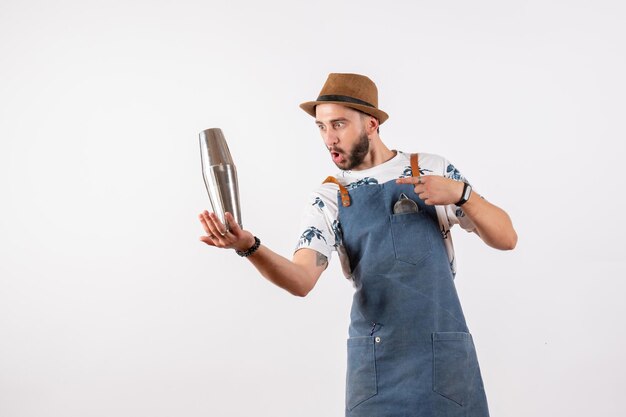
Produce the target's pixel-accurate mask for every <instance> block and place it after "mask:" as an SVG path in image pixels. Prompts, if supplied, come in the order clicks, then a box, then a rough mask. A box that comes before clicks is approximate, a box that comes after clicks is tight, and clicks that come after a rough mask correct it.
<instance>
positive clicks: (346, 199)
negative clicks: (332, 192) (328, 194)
mask: <svg viewBox="0 0 626 417" xmlns="http://www.w3.org/2000/svg"><path fill="white" fill-rule="evenodd" d="M327 182H332V183H333V184H337V185H338V186H339V193H340V194H341V204H343V206H344V207H348V206H349V205H350V194H348V189H347V188H346V187H344V186H343V185H341V183H340V182H339V181H337V178H335V177H333V176H330V177H328V178H326V179H325V180H324V182H323V183H322V184H326V183H327Z"/></svg>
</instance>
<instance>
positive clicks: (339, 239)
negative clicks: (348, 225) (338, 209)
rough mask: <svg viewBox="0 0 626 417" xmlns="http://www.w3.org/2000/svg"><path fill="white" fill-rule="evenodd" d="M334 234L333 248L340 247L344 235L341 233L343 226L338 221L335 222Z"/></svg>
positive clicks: (333, 226)
mask: <svg viewBox="0 0 626 417" xmlns="http://www.w3.org/2000/svg"><path fill="white" fill-rule="evenodd" d="M332 228H333V233H334V234H335V244H334V245H333V246H335V248H336V247H338V246H340V245H341V243H342V242H343V237H342V236H343V235H342V233H341V224H340V223H339V221H338V220H333V225H332Z"/></svg>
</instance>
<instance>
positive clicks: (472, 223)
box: [200, 74, 517, 417]
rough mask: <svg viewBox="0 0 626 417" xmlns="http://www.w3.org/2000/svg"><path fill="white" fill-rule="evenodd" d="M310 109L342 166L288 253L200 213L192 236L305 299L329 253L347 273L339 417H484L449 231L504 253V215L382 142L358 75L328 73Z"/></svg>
mask: <svg viewBox="0 0 626 417" xmlns="http://www.w3.org/2000/svg"><path fill="white" fill-rule="evenodd" d="M300 107H301V108H302V109H303V110H305V111H306V112H307V113H309V114H310V115H312V116H314V117H315V122H316V124H317V126H318V128H319V130H320V133H321V136H322V138H323V139H324V144H325V145H326V147H327V149H328V150H329V153H330V156H331V158H332V160H333V162H334V163H335V165H336V166H337V167H338V168H339V169H340V172H339V173H338V175H337V176H335V177H328V178H327V179H326V181H324V184H322V185H321V186H320V187H319V188H318V189H317V190H316V191H315V192H314V193H313V195H312V198H311V201H310V206H309V209H308V210H307V211H306V213H305V214H304V216H303V232H302V235H301V236H300V239H299V242H298V245H297V247H296V251H295V253H294V255H293V259H292V260H291V261H289V260H288V259H286V258H284V257H282V256H280V255H278V254H276V253H274V252H272V251H271V250H270V249H269V248H267V247H265V246H262V245H260V241H259V239H258V238H256V237H255V236H253V235H252V234H251V233H250V232H248V231H246V230H242V229H240V228H239V227H238V226H237V224H236V222H235V221H234V218H233V217H232V215H230V214H228V215H227V216H226V220H227V221H228V223H229V224H230V225H231V230H230V231H228V232H224V231H225V230H226V228H225V226H224V225H223V224H222V223H221V222H220V221H219V220H218V219H217V217H216V216H215V214H213V213H208V212H206V211H205V212H204V213H202V214H200V221H201V223H202V225H203V227H204V229H205V231H206V233H207V236H203V237H201V240H202V241H203V242H205V243H206V244H208V245H211V246H216V247H219V248H233V249H236V250H237V252H238V254H240V255H242V256H247V257H248V259H249V260H250V261H251V262H252V263H253V264H254V266H255V267H256V268H257V269H258V270H259V271H260V273H261V274H262V275H263V276H265V277H266V278H268V279H269V280H270V281H271V282H273V283H274V284H276V285H278V286H280V287H282V288H284V289H286V290H287V291H289V292H290V293H292V294H294V295H299V296H305V295H307V294H308V292H309V291H311V289H312V288H313V287H314V286H315V284H316V282H317V280H318V278H319V277H320V275H321V273H322V272H323V271H324V269H325V268H326V266H327V265H328V260H329V258H330V256H331V253H332V251H337V252H338V254H339V259H340V261H341V265H342V268H343V271H344V274H345V275H346V276H347V277H348V278H349V279H351V280H352V281H353V284H354V287H355V290H356V291H355V294H354V299H353V304H352V312H351V323H350V328H349V339H348V372H347V373H348V375H347V392H346V416H408V415H411V416H412V415H415V416H417V415H424V416H447V417H450V416H459V417H460V416H464V417H484V416H488V415H489V412H488V408H487V401H486V397H485V393H484V389H483V384H482V378H481V375H480V369H479V366H478V361H477V358H476V353H475V350H474V344H473V341H472V336H471V335H470V333H469V330H468V328H467V326H466V324H465V319H464V316H463V312H462V309H461V305H460V303H459V300H458V297H457V293H456V289H455V286H454V281H453V279H454V274H455V259H454V248H453V245H452V238H451V235H450V227H451V226H452V225H454V224H457V223H458V224H460V225H461V227H462V228H464V229H465V230H468V231H472V232H474V233H476V234H477V235H478V236H480V238H481V239H482V240H483V241H484V242H485V243H486V244H488V245H489V246H492V247H494V248H497V249H503V250H510V249H513V248H514V247H515V245H516V243H517V235H516V233H515V230H514V229H513V226H512V224H511V220H510V218H509V216H508V215H507V214H506V212H504V211H503V210H502V209H500V208H498V207H497V206H495V205H493V204H491V203H489V202H487V201H486V200H485V199H483V198H481V197H480V196H479V195H478V194H477V193H476V192H475V191H472V187H471V185H469V183H468V182H467V181H466V180H465V179H464V178H463V176H462V175H461V174H460V172H459V171H458V170H457V169H456V168H455V167H454V166H453V165H452V164H451V163H450V162H449V161H447V160H446V159H444V158H442V157H440V156H437V155H432V154H425V153H421V154H419V155H418V154H407V153H404V152H400V151H395V150H390V149H389V148H388V147H387V146H386V145H385V144H384V143H383V142H382V140H381V138H380V135H379V125H380V124H382V123H384V122H385V121H386V120H387V118H388V115H387V114H386V113H385V112H384V111H382V110H380V109H379V108H378V90H377V88H376V85H375V84H374V83H373V82H372V81H371V80H370V79H369V78H367V77H365V76H362V75H358V74H330V75H329V77H328V79H327V81H326V83H325V85H324V87H323V88H322V91H321V92H320V95H319V97H318V99H317V100H315V101H311V102H307V103H303V104H301V106H300Z"/></svg>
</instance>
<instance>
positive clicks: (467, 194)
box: [456, 182, 472, 207]
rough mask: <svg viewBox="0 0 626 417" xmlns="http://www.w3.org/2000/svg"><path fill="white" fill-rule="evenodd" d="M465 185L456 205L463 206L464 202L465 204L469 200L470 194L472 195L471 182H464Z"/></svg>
mask: <svg viewBox="0 0 626 417" xmlns="http://www.w3.org/2000/svg"><path fill="white" fill-rule="evenodd" d="M464 184H465V185H464V186H463V193H462V194H461V199H460V200H459V201H457V203H456V205H457V206H459V207H461V206H462V205H463V204H465V203H466V202H467V200H469V198H470V195H472V186H471V185H469V183H467V182H466V183H464Z"/></svg>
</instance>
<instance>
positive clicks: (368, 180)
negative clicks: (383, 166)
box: [346, 177, 378, 190]
mask: <svg viewBox="0 0 626 417" xmlns="http://www.w3.org/2000/svg"><path fill="white" fill-rule="evenodd" d="M372 184H378V180H377V179H376V178H372V177H365V178H362V179H360V180H358V181H355V182H351V183H350V184H348V185H346V188H347V189H348V190H354V189H355V188H358V187H362V186H364V185H372Z"/></svg>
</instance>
